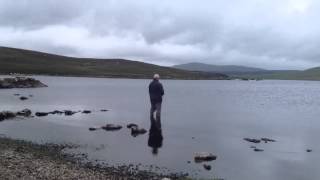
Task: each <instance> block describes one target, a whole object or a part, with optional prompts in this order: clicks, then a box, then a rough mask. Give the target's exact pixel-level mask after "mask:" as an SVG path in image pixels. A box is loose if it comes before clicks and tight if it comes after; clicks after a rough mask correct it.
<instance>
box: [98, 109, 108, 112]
mask: <svg viewBox="0 0 320 180" xmlns="http://www.w3.org/2000/svg"><path fill="white" fill-rule="evenodd" d="M100 111H101V112H107V111H109V110H108V109H101V110H100Z"/></svg>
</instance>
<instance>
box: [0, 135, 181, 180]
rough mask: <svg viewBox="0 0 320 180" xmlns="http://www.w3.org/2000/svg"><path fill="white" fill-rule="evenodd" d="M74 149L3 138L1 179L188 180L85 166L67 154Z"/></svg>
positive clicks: (0, 142) (0, 143)
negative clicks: (65, 150)
mask: <svg viewBox="0 0 320 180" xmlns="http://www.w3.org/2000/svg"><path fill="white" fill-rule="evenodd" d="M72 147H73V145H57V144H44V145H40V144H34V143H31V142H27V141H23V140H14V139H10V138H7V137H0V179H110V180H116V179H121V180H127V179H128V180H129V179H130V180H131V179H132V180H138V179H154V180H157V179H160V180H161V179H187V178H186V175H183V174H169V175H163V174H157V173H154V172H147V171H142V170H139V169H138V168H137V167H136V166H134V165H128V166H121V167H110V166H101V165H94V164H92V163H88V162H87V163H84V161H82V159H81V158H79V156H73V155H70V154H66V153H65V152H64V151H63V150H64V149H65V148H72Z"/></svg>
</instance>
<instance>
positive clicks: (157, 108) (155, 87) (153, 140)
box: [148, 74, 164, 155]
mask: <svg viewBox="0 0 320 180" xmlns="http://www.w3.org/2000/svg"><path fill="white" fill-rule="evenodd" d="M159 78H160V76H159V74H155V75H154V76H153V81H152V82H151V83H150V84H149V95H150V101H151V110H150V121H151V126H150V131H149V140H148V146H150V147H152V154H154V155H157V154H158V148H160V147H161V146H162V140H163V137H162V131H161V119H160V116H161V103H162V96H163V95H164V90H163V86H162V84H161V83H160V82H159ZM154 113H156V118H154Z"/></svg>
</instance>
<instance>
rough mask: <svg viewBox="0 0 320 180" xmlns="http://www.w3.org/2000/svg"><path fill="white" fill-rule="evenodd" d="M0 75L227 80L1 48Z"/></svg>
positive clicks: (148, 66) (145, 65)
mask: <svg viewBox="0 0 320 180" xmlns="http://www.w3.org/2000/svg"><path fill="white" fill-rule="evenodd" d="M0 73H1V74H9V73H21V74H38V75H58V76H87V77H115V78H148V79H149V78H150V77H152V75H153V74H154V73H159V74H160V75H161V77H162V78H165V79H227V78H228V76H226V75H224V74H219V73H206V72H191V71H186V70H179V69H175V68H169V67H163V66H157V65H153V64H148V63H143V62H138V61H130V60H124V59H91V58H74V57H66V56H59V55H54V54H48V53H42V52H36V51H30V50H22V49H15V48H7V47H0Z"/></svg>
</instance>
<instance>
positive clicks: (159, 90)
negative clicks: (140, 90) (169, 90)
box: [149, 79, 164, 103]
mask: <svg viewBox="0 0 320 180" xmlns="http://www.w3.org/2000/svg"><path fill="white" fill-rule="evenodd" d="M149 94H150V100H151V103H161V102H162V96H163V95H164V90H163V87H162V84H161V83H160V82H159V80H156V79H154V80H153V81H152V82H151V83H150V84H149Z"/></svg>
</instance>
